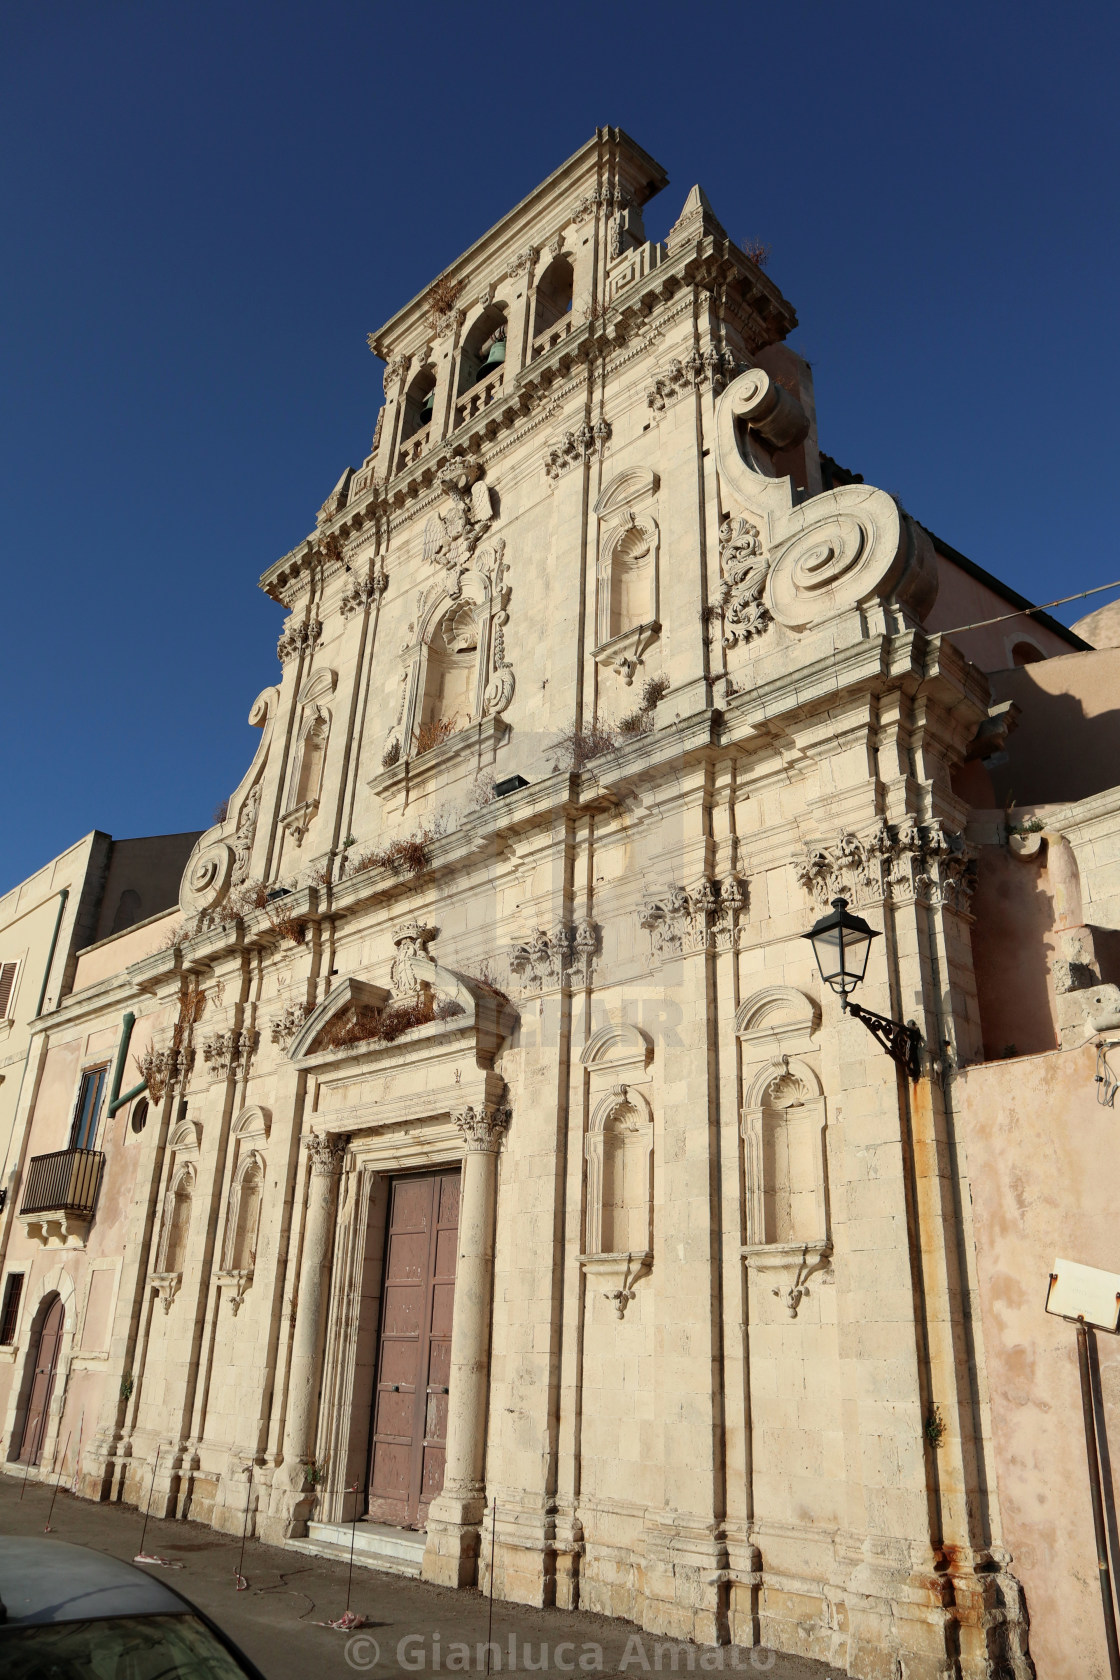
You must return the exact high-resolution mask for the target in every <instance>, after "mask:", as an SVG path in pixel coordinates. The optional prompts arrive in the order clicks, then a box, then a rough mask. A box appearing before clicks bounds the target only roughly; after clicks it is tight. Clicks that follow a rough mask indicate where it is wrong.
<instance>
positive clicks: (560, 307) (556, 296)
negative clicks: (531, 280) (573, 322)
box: [533, 257, 575, 338]
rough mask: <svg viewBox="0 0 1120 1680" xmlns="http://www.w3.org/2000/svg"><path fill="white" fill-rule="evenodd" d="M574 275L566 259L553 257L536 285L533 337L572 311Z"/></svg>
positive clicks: (538, 335) (537, 336)
mask: <svg viewBox="0 0 1120 1680" xmlns="http://www.w3.org/2000/svg"><path fill="white" fill-rule="evenodd" d="M574 284H575V275H574V273H573V271H572V265H571V263H570V262H569V261H568V259H567V257H555V258H553V260H552V262H550V263H549V265H548V267H547V268H546V269H545V271H544V273H543V274H542V275H541V278H540V281H539V283H538V285H537V296H536V304H535V307H534V310H533V337H534V338H539V337H540V335H541V333H543V332H547V331H548V329H549V328H550V327H554V326H555V325H556V323H557V321H559V320H560V319H561V318H562V317H563V316H564V315H570V314H571V311H572V292H573V287H574Z"/></svg>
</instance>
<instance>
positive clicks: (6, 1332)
mask: <svg viewBox="0 0 1120 1680" xmlns="http://www.w3.org/2000/svg"><path fill="white" fill-rule="evenodd" d="M22 1294H23V1273H22V1272H9V1273H8V1281H7V1282H6V1283H5V1285H4V1310H3V1312H2V1313H0V1345H2V1346H4V1347H8V1346H9V1345H10V1343H12V1342H14V1341H15V1339H16V1325H17V1324H18V1323H19V1303H20V1296H21V1295H22Z"/></svg>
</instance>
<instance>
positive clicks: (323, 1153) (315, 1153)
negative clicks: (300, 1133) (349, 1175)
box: [303, 1132, 350, 1178]
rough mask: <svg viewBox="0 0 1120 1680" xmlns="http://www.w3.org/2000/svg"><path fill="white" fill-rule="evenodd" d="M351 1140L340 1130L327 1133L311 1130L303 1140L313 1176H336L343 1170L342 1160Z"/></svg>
mask: <svg viewBox="0 0 1120 1680" xmlns="http://www.w3.org/2000/svg"><path fill="white" fill-rule="evenodd" d="M349 1141H350V1140H349V1138H348V1137H346V1136H345V1135H344V1134H342V1133H339V1132H332V1133H329V1134H327V1135H324V1134H323V1133H322V1132H310V1133H309V1134H308V1136H307V1137H305V1138H304V1140H303V1147H304V1148H305V1149H306V1150H307V1153H308V1157H309V1158H310V1161H311V1174H312V1177H313V1178H336V1177H337V1176H338V1174H339V1173H340V1172H341V1171H342V1161H343V1157H344V1156H345V1154H346V1145H347V1144H348V1143H349Z"/></svg>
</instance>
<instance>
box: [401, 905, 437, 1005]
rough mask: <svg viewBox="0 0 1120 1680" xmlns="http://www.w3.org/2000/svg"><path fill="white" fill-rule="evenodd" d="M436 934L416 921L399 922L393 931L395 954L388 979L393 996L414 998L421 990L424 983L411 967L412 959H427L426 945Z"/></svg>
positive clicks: (434, 929)
mask: <svg viewBox="0 0 1120 1680" xmlns="http://www.w3.org/2000/svg"><path fill="white" fill-rule="evenodd" d="M437 932H438V929H436V928H433V927H425V926H424V924H423V923H422V922H417V921H408V922H401V923H400V924H399V925H398V926H397V927H395V928H394V929H393V944H394V945H395V946H396V948H397V954H396V956H395V957H394V958H393V964H392V967H391V968H390V970H389V979H390V984H391V985H392V988H393V994H394V996H396V997H415V996H416V995H417V994H418V993H419V992H420V991H421V990H422V989H423V985H424V982H423V981H422V980H421V979H420V977H419V976H418V975H417V973H416V970H415V969H414V968H413V966H412V963H413V958H415V957H425V958H428V945H429V944H430V942H431V941H432V940H433V939H434V938H435V937H436V933H437ZM428 960H430V958H429V959H428Z"/></svg>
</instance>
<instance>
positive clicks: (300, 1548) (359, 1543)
mask: <svg viewBox="0 0 1120 1680" xmlns="http://www.w3.org/2000/svg"><path fill="white" fill-rule="evenodd" d="M287 1543H288V1545H289V1546H290V1547H291V1548H293V1549H294V1550H295V1551H297V1552H309V1553H310V1554H311V1555H312V1556H313V1557H331V1558H338V1559H339V1560H340V1561H341V1562H342V1563H349V1561H350V1547H351V1544H353V1547H354V1562H355V1563H356V1564H359V1563H360V1564H361V1566H362V1568H363V1569H383V1570H386V1571H388V1573H389V1574H392V1575H411V1576H412V1577H413V1578H414V1579H415V1578H417V1577H418V1576H419V1574H420V1565H421V1563H422V1562H423V1559H424V1535H423V1534H417V1533H415V1532H414V1531H413V1530H412V1529H408V1528H390V1527H389V1526H388V1525H387V1524H386V1523H370V1522H359V1523H357V1524H356V1525H352V1524H350V1523H323V1522H313V1523H308V1525H307V1539H306V1540H289V1541H288V1542H287Z"/></svg>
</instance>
